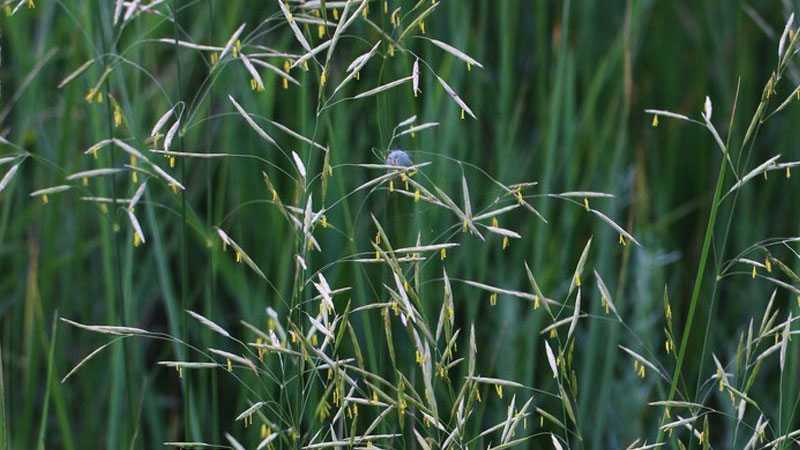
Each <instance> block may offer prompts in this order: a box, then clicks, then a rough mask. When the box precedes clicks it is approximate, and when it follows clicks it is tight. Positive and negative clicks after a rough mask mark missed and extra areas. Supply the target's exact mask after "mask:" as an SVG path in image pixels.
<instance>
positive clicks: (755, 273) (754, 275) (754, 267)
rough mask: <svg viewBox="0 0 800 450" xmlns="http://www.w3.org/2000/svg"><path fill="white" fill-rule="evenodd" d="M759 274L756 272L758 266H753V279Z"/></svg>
mask: <svg viewBox="0 0 800 450" xmlns="http://www.w3.org/2000/svg"><path fill="white" fill-rule="evenodd" d="M757 274H758V272H756V266H753V278H755V277H756V275H757Z"/></svg>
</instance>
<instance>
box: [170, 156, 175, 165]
mask: <svg viewBox="0 0 800 450" xmlns="http://www.w3.org/2000/svg"><path fill="white" fill-rule="evenodd" d="M169 166H170V167H175V157H174V156H170V157H169Z"/></svg>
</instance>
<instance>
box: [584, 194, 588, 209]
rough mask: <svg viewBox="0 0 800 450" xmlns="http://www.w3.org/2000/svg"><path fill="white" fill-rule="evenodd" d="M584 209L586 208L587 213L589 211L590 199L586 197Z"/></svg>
mask: <svg viewBox="0 0 800 450" xmlns="http://www.w3.org/2000/svg"><path fill="white" fill-rule="evenodd" d="M583 207H584V208H586V210H587V211H589V199H588V198H586V197H584V198H583Z"/></svg>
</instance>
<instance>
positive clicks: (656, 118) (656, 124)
mask: <svg viewBox="0 0 800 450" xmlns="http://www.w3.org/2000/svg"><path fill="white" fill-rule="evenodd" d="M653 126H654V127H657V126H658V116H653Z"/></svg>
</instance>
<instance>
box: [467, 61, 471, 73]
mask: <svg viewBox="0 0 800 450" xmlns="http://www.w3.org/2000/svg"><path fill="white" fill-rule="evenodd" d="M471 70H472V64H470V63H467V72H469V71H471Z"/></svg>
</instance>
